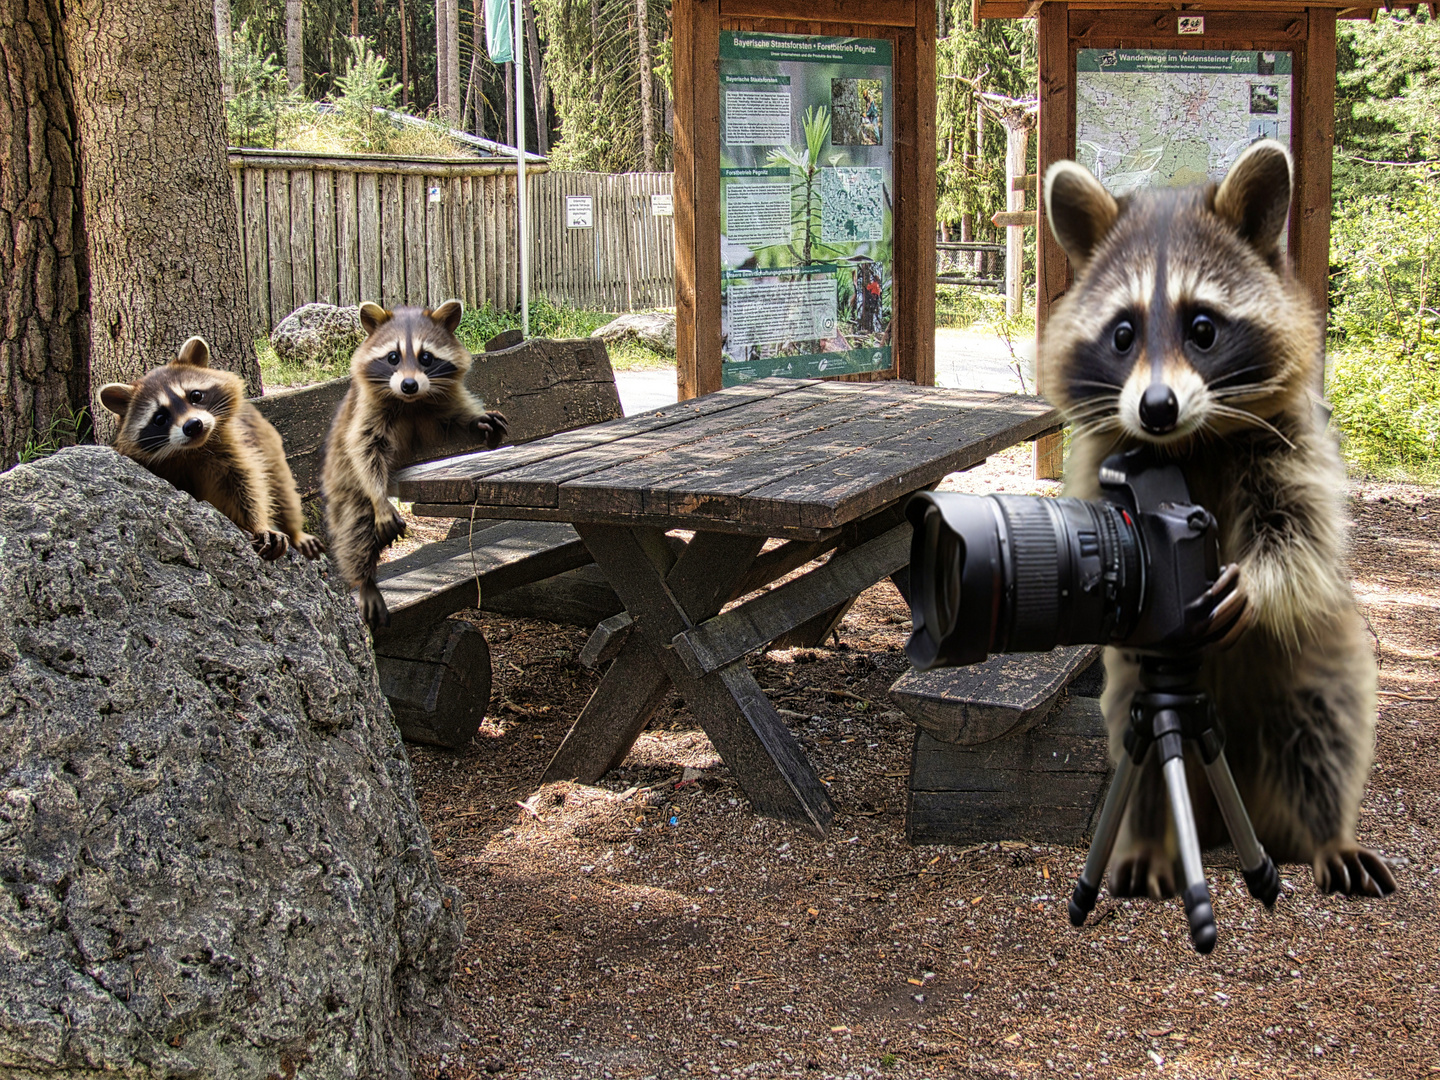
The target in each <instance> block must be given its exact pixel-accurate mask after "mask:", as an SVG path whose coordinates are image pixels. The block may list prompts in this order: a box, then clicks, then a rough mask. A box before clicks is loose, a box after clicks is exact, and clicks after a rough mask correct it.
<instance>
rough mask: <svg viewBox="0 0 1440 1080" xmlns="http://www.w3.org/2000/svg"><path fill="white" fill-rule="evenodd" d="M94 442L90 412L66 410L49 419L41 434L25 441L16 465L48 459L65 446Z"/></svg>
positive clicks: (84, 409)
mask: <svg viewBox="0 0 1440 1080" xmlns="http://www.w3.org/2000/svg"><path fill="white" fill-rule="evenodd" d="M93 441H94V432H93V430H92V427H91V424H90V410H89V409H88V408H84V407H81V408H80V409H79V410H78V411H75V410H72V409H70V408H68V407H67V408H66V409H65V411H64V412H61V413H57V414H56V415H55V416H53V417H51V419H50V424H49V426H48V427H47V428H46V429H45V430H44V431H43V432H37V433H35V434H32V435H31V436H30V437H29V438H28V439H26V440H25V445H24V446H23V447H21V449H20V453H19V454H18V455H17V462H16V463H17V464H19V465H24V464H26V463H28V462H31V461H37V460H39V459H40V458H43V457H49V456H50V455H51V454H53V453H55V451H57V450H60V449H63V448H64V447H66V446H78V445H79V444H81V443H88V442H93Z"/></svg>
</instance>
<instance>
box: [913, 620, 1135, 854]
mask: <svg viewBox="0 0 1440 1080" xmlns="http://www.w3.org/2000/svg"><path fill="white" fill-rule="evenodd" d="M1100 652H1101V650H1100V647H1099V646H1098V645H1076V646H1070V647H1067V648H1059V649H1055V650H1053V651H1051V652H1048V653H1015V654H1010V655H1001V656H993V657H991V658H990V659H989V660H986V661H985V662H984V663H981V664H975V665H972V666H970V667H959V668H940V669H936V670H933V671H923V672H921V671H912V672H909V673H908V674H906V675H903V676H901V677H900V678H899V679H898V680H897V681H896V682H895V684H894V685H893V686H891V688H890V697H891V700H892V701H894V702H895V704H896V705H898V706H899V707H900V709H901V710H902V711H903V712H904V713H905V714H906V715H907V716H908V717H909V718H910V719H911V720H913V721H914V722H915V725H916V730H915V747H914V754H913V757H912V759H911V768H910V790H909V798H908V806H907V811H906V815H905V832H906V836H907V838H908V839H909V841H910V842H911V843H912V844H971V843H983V842H990V841H995V840H1030V841H1040V842H1044V843H1052V844H1073V843H1079V842H1080V841H1081V840H1082V839H1083V838H1084V837H1085V836H1086V835H1088V834H1089V833H1090V832H1091V830H1092V828H1093V825H1094V819H1095V816H1096V815H1097V814H1098V813H1099V808H1100V802H1101V797H1102V796H1103V794H1104V791H1105V788H1106V785H1107V784H1108V782H1109V778H1110V773H1111V765H1110V754H1109V743H1108V737H1107V734H1106V730H1105V719H1104V717H1103V716H1102V715H1101V713H1100V701H1099V697H1100V689H1101V683H1102V680H1103V669H1102V667H1101V665H1100V662H1099V656H1100Z"/></svg>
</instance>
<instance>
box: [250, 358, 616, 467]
mask: <svg viewBox="0 0 1440 1080" xmlns="http://www.w3.org/2000/svg"><path fill="white" fill-rule="evenodd" d="M465 385H466V386H468V387H469V388H470V389H471V391H473V392H474V393H475V394H476V396H478V397H480V398H481V399H482V400H483V401H484V402H485V403H486V405H487V407H489V408H491V409H494V410H497V411H499V412H503V413H504V414H505V416H506V418H507V419H508V420H509V421H510V435H509V438H510V441H511V442H512V443H522V442H526V441H529V440H534V439H537V438H539V437H541V436H544V435H551V434H554V433H556V432H563V431H570V430H572V429H575V428H583V427H588V426H590V425H593V424H598V423H601V422H602V421H606V420H613V419H615V418H617V417H619V416H621V408H620V395H619V392H618V391H617V390H616V389H615V373H614V372H613V371H612V370H611V368H610V355H609V353H608V352H607V351H606V350H605V343H604V342H602V341H600V340H599V339H596V338H579V339H576V340H562V341H551V340H547V339H544V338H532V339H530V340H529V341H526V342H523V343H522V344H520V345H517V346H514V347H513V348H509V349H504V350H501V351H497V352H485V353H477V354H476V356H475V363H474V365H473V366H472V367H471V368H470V374H469V375H468V376H467V377H466V379H465ZM349 388H350V380H349V378H348V377H347V378H344V379H332V380H331V381H329V382H325V383H321V384H319V385H318V386H307V387H305V388H304V389H301V390H278V391H276V392H275V393H273V394H266V395H264V396H263V397H258V398H255V399H253V403H254V405H255V407H256V408H258V409H259V410H260V412H261V414H262V415H264V416H265V418H266V419H267V420H269V421H270V422H271V423H272V424H274V425H275V427H276V429H277V430H279V432H280V435H281V438H283V439H284V441H285V454H286V457H287V459H288V460H289V462H290V471H291V472H293V473H294V474H295V482H296V484H297V485H298V486H299V488H300V492H301V494H302V495H312V494H314V493H315V492H317V491H319V490H320V470H321V461H322V456H323V452H324V447H325V436H326V434H327V433H328V432H329V430H330V421H331V418H332V417H333V416H334V415H335V410H336V408H337V407H338V406H339V404H340V401H341V399H342V398H344V396H345V392H346V391H347V390H348V389H349ZM477 448H482V444H480V443H478V442H477V441H476V440H475V439H473V438H469V437H468V436H467V437H461V438H457V439H455V440H453V441H452V442H449V443H446V444H444V445H442V446H437V447H431V448H429V449H428V450H427V451H426V453H425V455H424V458H425V459H433V458H439V457H446V456H449V455H453V454H457V453H465V452H467V451H470V450H476V449H477ZM486 456H489V452H485V453H482V454H481V457H482V458H483V457H486Z"/></svg>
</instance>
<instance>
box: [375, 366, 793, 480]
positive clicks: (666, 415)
mask: <svg viewBox="0 0 1440 1080" xmlns="http://www.w3.org/2000/svg"><path fill="white" fill-rule="evenodd" d="M816 382H817V380H814V379H757V380H755V381H754V382H751V383H746V384H745V385H743V386H732V387H729V388H727V389H725V390H722V391H720V392H719V393H716V394H707V395H706V396H705V397H703V398H696V399H695V400H693V401H682V402H678V403H677V404H675V405H669V406H666V407H665V408H663V409H653V410H651V411H650V412H645V413H639V414H638V415H636V416H627V417H625V418H624V419H623V420H610V421H607V422H606V423H603V424H595V425H592V426H590V427H585V428H577V429H576V430H574V431H565V432H561V433H560V434H558V435H551V436H549V437H547V438H543V439H536V440H535V441H534V442H529V443H525V444H523V445H520V446H503V447H501V448H500V449H498V450H482V451H477V452H475V453H473V454H462V455H460V456H458V457H451V458H445V459H443V460H441V461H431V462H426V463H425V464H423V465H412V466H410V467H409V468H407V469H402V470H400V471H399V472H397V473H396V474H395V476H394V481H395V484H396V487H397V491H398V493H399V496H400V498H401V499H402V500H404V501H405V502H426V503H444V502H455V503H461V502H463V503H467V504H468V503H471V502H473V501H474V500H475V488H474V483H473V481H474V479H475V478H476V477H481V476H489V475H491V474H492V473H497V472H505V471H508V470H511V469H517V468H522V467H524V466H526V465H531V464H534V463H535V462H540V461H546V460H548V459H550V458H553V457H557V456H559V455H561V454H566V453H570V452H572V451H577V450H584V449H587V448H590V447H596V446H602V445H605V444H608V443H614V442H618V441H620V440H622V439H627V438H631V437H633V436H635V435H639V434H644V433H646V432H650V431H659V430H663V429H665V428H671V427H675V426H678V425H681V424H685V423H688V422H691V421H693V420H696V419H699V418H702V417H706V416H710V415H712V414H715V413H721V412H726V411H728V410H731V409H736V408H740V407H741V406H744V405H746V404H749V403H751V402H755V401H764V400H767V399H769V398H773V397H776V396H778V395H781V394H791V393H795V392H796V391H799V390H803V389H804V388H806V387H809V386H813V385H815V383H816Z"/></svg>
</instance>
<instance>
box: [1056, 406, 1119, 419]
mask: <svg viewBox="0 0 1440 1080" xmlns="http://www.w3.org/2000/svg"><path fill="white" fill-rule="evenodd" d="M1119 404H1120V403H1119V402H1118V401H1111V402H1106V403H1105V404H1103V405H1095V406H1092V407H1090V408H1088V409H1071V410H1069V411H1067V412H1066V413H1065V419H1066V420H1068V421H1070V423H1072V424H1075V423H1083V422H1084V421H1086V420H1094V419H1096V418H1098V417H1103V416H1114V415H1116V414H1117V412H1118V411H1119Z"/></svg>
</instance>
